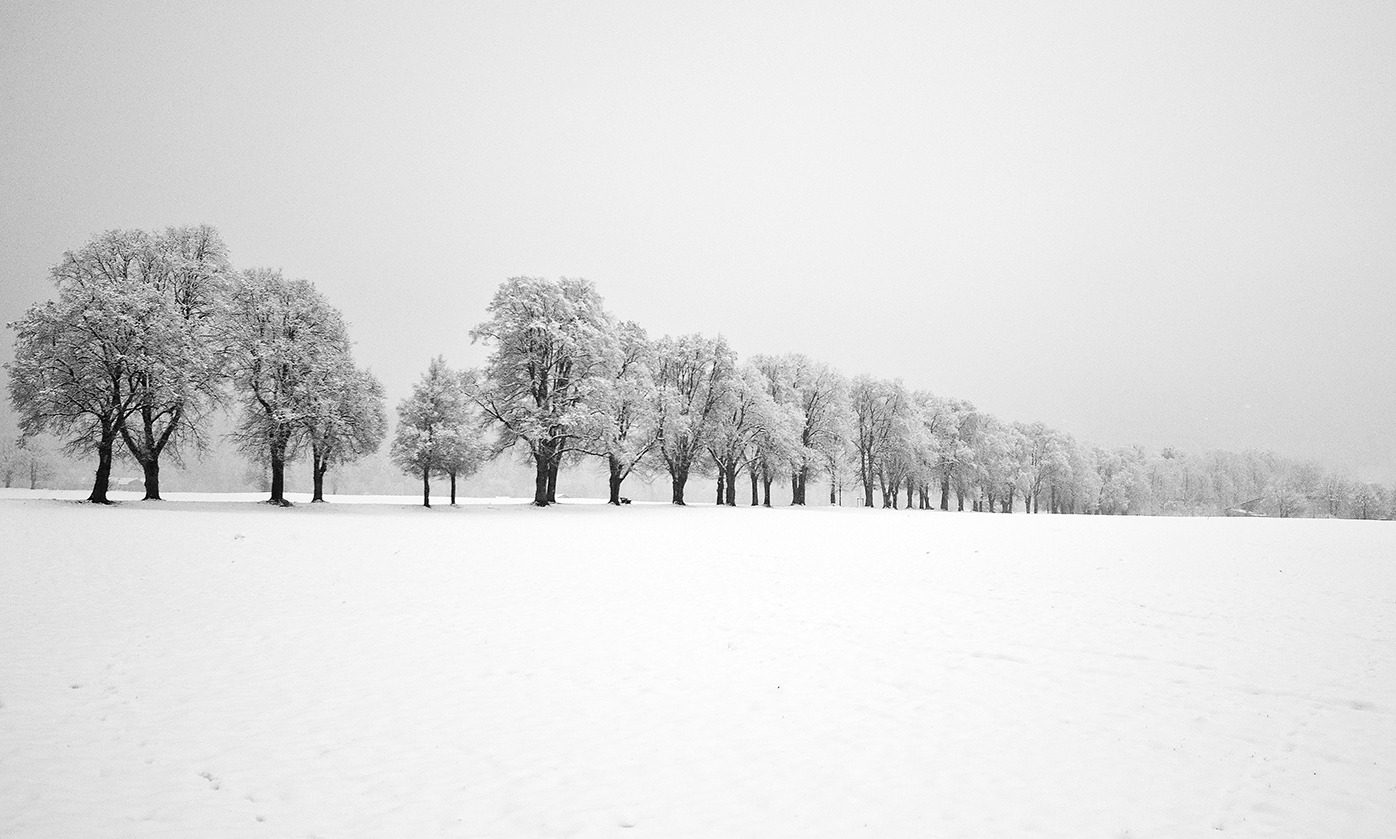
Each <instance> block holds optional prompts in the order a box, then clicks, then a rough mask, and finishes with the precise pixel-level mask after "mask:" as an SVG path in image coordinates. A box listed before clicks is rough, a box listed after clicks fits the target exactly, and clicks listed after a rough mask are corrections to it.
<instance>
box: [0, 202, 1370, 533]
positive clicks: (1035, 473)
mask: <svg viewBox="0 0 1396 839" xmlns="http://www.w3.org/2000/svg"><path fill="white" fill-rule="evenodd" d="M52 279H53V282H54V284H55V286H56V289H57V292H58V295H57V299H55V300H51V301H48V302H45V303H42V304H39V305H36V306H33V307H31V308H30V309H29V310H28V311H27V312H26V313H25V316H24V317H23V318H22V319H21V320H19V321H18V322H16V323H13V324H10V326H11V327H12V328H14V329H15V331H16V340H15V361H14V363H13V364H12V365H11V366H10V371H9V372H10V379H9V390H10V397H11V401H12V403H13V404H14V406H15V408H16V409H17V410H18V412H19V415H20V424H21V431H22V433H23V435H24V436H25V437H26V438H29V437H32V436H34V435H37V434H39V433H42V432H51V433H54V434H56V435H57V436H58V437H60V438H61V439H62V440H63V442H64V443H65V444H66V445H67V447H68V449H69V450H70V451H94V452H95V454H96V456H97V469H96V477H95V480H94V484H93V490H92V493H91V495H90V498H91V500H93V501H97V502H105V501H106V500H107V489H108V484H109V481H110V475H111V466H112V460H113V458H114V457H117V456H120V455H121V454H122V453H123V452H124V454H125V455H127V456H129V457H130V458H132V459H133V460H134V461H135V462H137V463H139V464H140V465H141V468H142V471H143V472H144V476H145V489H146V497H147V498H150V499H158V498H159V497H160V463H161V458H162V457H166V456H168V457H172V458H176V459H177V458H179V457H180V455H181V454H182V453H183V452H185V451H187V450H189V449H197V448H199V447H201V446H203V445H204V444H205V443H206V442H207V437H206V431H205V429H206V427H207V423H206V420H207V418H208V417H209V415H210V414H211V413H212V412H214V411H215V410H216V409H219V408H222V407H224V406H234V407H236V408H237V409H238V424H237V427H236V429H235V431H234V433H233V435H232V436H233V439H234V441H235V442H236V443H237V444H238V446H239V447H240V449H241V450H242V451H243V453H244V454H246V455H247V456H248V457H249V458H250V459H252V460H253V461H255V462H258V463H262V464H265V465H266V466H267V468H268V470H269V472H270V488H271V499H270V500H271V501H273V502H275V503H278V504H284V503H285V497H284V489H285V477H284V475H285V466H286V463H287V462H288V461H290V460H291V459H292V458H295V457H297V456H301V455H307V456H308V460H309V462H310V465H311V470H312V477H313V488H314V493H313V495H314V498H315V499H316V500H323V495H324V476H325V474H326V472H327V470H329V469H330V468H332V467H333V466H334V465H335V464H338V463H346V462H349V461H352V460H354V459H356V458H358V457H361V456H363V455H365V454H367V453H370V452H373V451H376V450H377V449H378V447H379V445H380V443H381V441H382V440H383V438H384V436H385V432H386V425H387V423H386V415H385V411H384V406H383V389H382V387H381V385H380V384H379V382H378V381H377V380H376V379H375V378H374V376H373V375H372V374H371V373H369V372H368V371H367V370H364V369H361V368H359V367H357V366H356V365H355V363H354V359H353V354H352V345H351V342H350V340H349V337H348V331H347V328H346V326H345V323H344V320H343V317H342V316H341V314H340V312H339V311H338V310H337V309H335V308H334V307H333V306H331V305H330V304H329V302H328V301H326V300H325V298H324V297H323V296H322V295H320V294H319V293H318V292H317V291H316V289H315V288H314V286H313V285H311V284H310V283H307V282H304V281H290V280H287V279H285V278H284V277H283V276H282V275H281V274H280V272H278V271H273V270H268V269H252V270H247V271H241V272H238V271H234V270H233V269H232V268H231V266H230V265H229V261H228V256H227V250H226V247H225V246H224V244H223V242H222V240H221V239H220V238H219V236H218V234H217V232H216V231H214V230H213V229H212V228H209V227H183V228H170V229H167V230H164V231H158V232H146V231H139V230H134V231H111V232H108V233H105V234H102V235H100V236H98V237H96V238H94V239H93V240H92V241H91V242H89V243H88V244H87V245H85V246H84V247H83V248H81V249H79V250H77V251H73V252H69V253H66V254H64V257H63V259H62V261H61V262H60V263H59V264H58V265H57V266H55V267H54V268H53V270H52ZM486 314H487V318H486V319H485V320H484V321H483V322H482V323H480V324H479V325H477V326H476V327H475V328H474V329H472V330H471V331H470V337H471V338H472V340H474V341H479V342H482V343H484V344H485V345H486V346H488V347H489V348H490V350H491V352H490V355H489V357H488V359H487V361H486V362H485V364H484V365H483V366H482V367H481V368H480V369H473V370H461V371H455V370H452V369H451V368H450V367H448V366H447V364H446V362H445V361H444V359H441V358H437V359H435V360H433V361H432V362H431V365H430V367H429V369H428V370H427V371H426V373H425V374H424V375H423V377H422V379H421V381H420V382H418V383H417V385H416V386H415V387H414V388H413V391H412V394H411V395H410V396H409V397H408V398H406V399H404V400H403V401H402V403H401V404H400V405H399V406H398V409H397V414H398V423H397V429H396V434H395V436H394V440H393V444H392V447H391V457H392V459H393V461H394V462H395V463H396V464H397V465H398V466H399V467H400V468H401V469H403V470H404V471H405V472H406V473H407V474H409V475H411V476H414V477H419V478H420V479H421V481H422V491H423V502H424V503H425V504H428V505H429V504H430V498H431V496H430V482H431V479H432V477H433V476H441V477H445V478H449V480H450V482H451V499H452V502H453V503H454V501H455V492H456V484H457V480H458V479H459V478H462V477H465V476H468V475H469V474H471V473H472V472H474V471H475V470H476V469H477V468H478V466H479V465H480V464H481V463H482V462H483V461H484V460H485V459H488V458H491V457H496V456H499V455H500V454H502V453H504V452H506V451H511V450H513V451H520V452H522V453H523V454H524V455H525V456H526V457H527V459H528V460H529V461H530V462H531V463H532V465H533V468H534V476H535V480H534V499H533V500H534V503H535V504H538V505H548V504H551V503H553V502H554V501H556V499H557V482H558V474H559V470H560V469H561V467H562V466H564V465H565V464H569V463H576V462H581V461H587V460H591V461H593V462H597V463H599V464H601V465H602V466H603V467H604V469H605V471H606V474H607V476H608V479H609V500H610V502H611V503H613V504H619V503H621V490H622V486H623V484H624V482H625V481H626V480H627V479H628V478H629V477H630V476H632V475H635V474H640V475H642V476H644V477H645V478H646V479H650V478H653V477H655V476H658V475H667V477H668V479H669V484H670V488H671V498H672V500H673V502H674V503H675V504H684V503H685V499H686V492H687V486H688V484H689V481H690V479H691V478H692V477H694V476H711V477H714V478H716V483H717V494H716V500H717V502H718V503H719V504H727V505H735V504H736V503H737V497H738V486H739V483H741V482H742V481H743V480H745V481H746V482H748V483H749V486H750V500H751V503H752V504H766V505H768V506H769V505H770V503H771V488H772V486H773V485H774V484H787V485H788V486H789V488H790V495H791V499H792V502H793V503H794V504H797V505H801V504H805V503H806V501H807V489H808V486H809V484H810V482H811V481H812V480H813V481H815V482H822V483H824V484H826V485H827V486H828V489H829V499H830V502H831V503H838V502H840V500H841V498H842V493H843V490H844V488H845V486H850V487H854V488H857V489H858V490H859V491H860V495H861V502H862V503H863V504H864V505H866V506H874V505H875V504H877V503H880V504H881V505H882V506H883V507H890V508H896V507H900V506H905V507H915V508H920V509H927V508H932V507H939V508H940V509H943V510H945V509H951V504H952V503H953V504H954V509H959V510H963V509H967V508H968V509H973V510H982V511H988V512H1013V511H1014V510H1015V509H1021V510H1023V511H1025V512H1034V513H1035V512H1040V511H1042V510H1046V511H1049V512H1064V513H1101V514H1124V513H1130V514H1194V513H1214V512H1217V511H1222V510H1237V509H1244V510H1248V511H1259V510H1264V511H1266V512H1269V513H1271V514H1275V515H1282V516H1283V515H1301V514H1312V513H1318V514H1324V515H1351V516H1355V517H1362V518H1377V517H1385V516H1388V515H1390V514H1391V507H1392V500H1393V499H1392V495H1393V494H1392V493H1388V492H1385V491H1384V490H1383V488H1381V487H1379V486H1375V485H1366V484H1354V483H1351V482H1348V481H1345V480H1343V479H1342V478H1340V477H1338V476H1335V475H1332V474H1330V473H1327V472H1325V471H1324V470H1322V469H1319V468H1317V467H1314V466H1313V465H1311V464H1305V463H1297V462H1292V461H1285V460H1282V459H1279V458H1276V457H1274V456H1273V455H1261V454H1255V453H1246V454H1241V455H1235V454H1228V453H1216V452H1214V453H1208V454H1206V455H1201V456H1197V455H1186V454H1183V453H1180V452H1176V451H1173V450H1165V451H1164V452H1162V453H1159V454H1151V453H1148V452H1145V451H1144V450H1142V449H1137V448H1127V449H1115V450H1107V449H1102V448H1098V447H1094V446H1089V445H1086V444H1083V443H1080V442H1078V441H1076V440H1075V439H1074V438H1072V436H1071V435H1069V434H1066V433H1064V432H1061V431H1059V430H1056V429H1052V428H1049V427H1047V426H1045V425H1043V424H1042V423H1021V422H1005V421H1003V420H1000V419H999V418H997V417H995V416H993V415H992V414H988V413H986V412H983V411H980V410H978V409H977V408H975V406H974V405H972V404H971V403H969V402H966V401H964V400H960V399H953V398H947V397H943V396H939V395H936V394H933V393H930V392H927V391H923V390H909V389H907V388H906V387H905V386H904V385H903V384H902V383H901V382H900V381H899V380H888V379H878V378H874V377H870V376H856V377H853V378H851V379H850V378H847V377H845V376H843V375H842V374H840V373H839V372H838V371H837V370H835V369H833V368H832V367H830V366H829V365H827V364H824V363H822V362H819V361H815V360H813V359H810V358H808V357H806V356H804V355H800V354H786V355H758V356H753V357H751V358H749V359H746V360H745V361H742V360H740V359H739V358H738V357H737V354H736V353H735V352H734V351H733V350H732V348H731V347H729V346H728V345H727V343H726V341H725V340H724V339H723V338H722V337H721V336H717V337H709V336H704V335H700V334H695V335H683V336H678V337H671V336H665V337H662V338H658V339H652V338H650V337H649V336H648V335H647V334H646V333H645V330H644V329H642V328H641V327H640V326H639V325H638V324H636V323H633V322H630V321H621V320H618V319H617V318H615V317H614V316H613V315H612V314H611V313H609V312H608V311H607V310H606V309H605V306H604V302H603V300H602V299H601V296H600V295H599V294H598V293H597V290H596V288H595V286H593V285H592V284H591V283H589V282H587V281H585V280H576V279H566V278H564V279H561V280H556V281H553V280H546V279H540V278H533V277H515V278H512V279H510V280H507V281H506V282H504V283H503V284H502V285H501V286H500V287H499V289H498V290H497V291H496V293H495V295H494V297H493V299H492V300H491V302H490V304H489V306H488V308H487V312H486ZM952 499H953V501H952Z"/></svg>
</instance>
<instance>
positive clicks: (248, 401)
mask: <svg viewBox="0 0 1396 839" xmlns="http://www.w3.org/2000/svg"><path fill="white" fill-rule="evenodd" d="M51 277H52V280H53V282H54V285H55V286H56V288H57V292H58V296H57V299H55V300H50V301H47V302H45V303H41V304H38V305H35V306H32V307H30V308H29V310H28V311H27V312H25V315H24V317H23V318H21V319H20V320H19V321H17V322H15V323H12V324H9V326H10V327H11V328H13V329H14V330H15V332H16V337H15V360H14V362H13V364H12V365H10V370H9V373H10V377H9V392H10V400H11V403H12V404H13V405H14V407H15V409H16V411H17V412H18V413H19V417H20V430H21V433H22V434H23V435H24V436H25V437H26V438H28V437H32V436H34V435H37V434H40V433H45V432H48V433H53V434H54V435H56V436H57V437H59V438H60V439H61V440H63V441H64V443H65V444H66V446H67V448H68V450H69V451H70V452H80V451H87V450H93V449H95V453H96V455H97V470H96V476H95V479H94V481H93V488H92V493H91V495H90V496H89V499H90V500H91V501H94V502H98V503H106V502H107V492H108V486H109V483H110V478H111V469H112V461H113V458H114V457H115V456H118V455H120V454H121V453H122V451H123V449H124V452H125V453H126V454H127V455H129V456H130V457H131V458H132V459H134V460H135V461H136V462H137V463H139V464H140V466H141V469H142V472H143V473H144V477H145V497H146V498H147V499H159V498H160V463H161V458H162V456H169V457H171V458H175V459H178V458H179V457H180V456H181V455H182V454H183V453H184V452H186V451H188V450H189V449H197V448H200V447H202V446H204V445H205V444H206V443H207V437H206V432H205V429H206V427H207V423H206V421H207V419H208V417H209V415H210V414H211V413H212V412H213V411H214V410H215V409H217V408H220V407H223V406H225V405H228V404H229V403H230V402H234V403H236V405H237V407H239V408H240V415H239V422H238V426H237V430H236V432H235V434H234V439H235V440H236V442H237V443H238V445H239V447H240V448H241V449H242V450H243V451H244V452H245V453H246V454H247V455H248V456H250V457H252V458H253V459H256V460H261V461H263V462H267V463H269V464H270V469H271V501H273V502H275V503H278V504H284V503H286V502H285V497H284V494H283V491H284V486H285V479H284V474H285V472H284V470H285V464H286V462H287V460H288V459H289V458H290V457H292V456H294V455H295V454H297V453H299V452H301V451H308V452H309V453H310V454H311V456H312V464H313V469H314V486H315V497H316V500H323V477H324V473H325V471H326V470H327V469H328V468H330V466H331V465H333V464H334V463H337V462H343V461H346V460H350V459H353V458H355V457H358V456H360V455H362V454H364V453H367V452H370V451H373V450H376V449H377V448H378V446H379V445H380V443H381V441H382V439H383V437H384V435H385V433H386V415H385V412H384V410H383V389H382V386H381V385H380V384H379V383H378V381H377V380H376V379H375V378H374V377H373V375H372V374H371V373H369V372H368V371H367V370H361V369H359V368H357V367H356V366H355V365H354V361H353V355H352V352H351V344H350V341H349V338H348V332H347V330H346V328H345V325H344V321H343V318H342V317H341V316H340V313H339V311H338V310H336V309H335V308H334V307H333V306H331V305H330V304H329V303H328V302H327V301H326V300H325V299H324V297H323V296H322V295H320V294H319V293H318V292H317V291H316V290H315V287H314V286H313V285H311V284H310V283H307V282H304V281H289V280H286V279H285V278H284V277H282V275H281V273H280V272H279V271H273V270H268V269H253V270H248V271H243V272H236V271H234V270H233V269H232V268H231V266H230V264H229V261H228V255H227V248H226V246H225V245H224V244H223V241H222V239H221V238H220V237H219V235H218V233H217V231H215V230H214V229H213V228H210V227H207V226H199V227H180V228H169V229H167V230H164V231H160V232H147V231H142V230H114V231H109V232H107V233H104V234H102V235H100V236H98V237H96V238H94V239H93V240H92V241H91V242H89V243H87V244H86V245H85V246H84V247H82V248H81V249H79V250H76V251H71V252H68V253H65V254H64V256H63V259H62V261H61V262H60V263H59V264H58V265H57V266H55V267H54V268H53V270H52V272H51Z"/></svg>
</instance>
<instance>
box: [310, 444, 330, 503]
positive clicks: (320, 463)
mask: <svg viewBox="0 0 1396 839" xmlns="http://www.w3.org/2000/svg"><path fill="white" fill-rule="evenodd" d="M329 468H330V460H329V458H328V457H325V452H324V450H323V449H322V448H321V447H320V446H319V445H316V444H314V443H312V444H311V446H310V479H311V482H312V484H313V486H312V490H311V495H310V503H312V504H315V503H320V504H323V503H325V472H327V471H329Z"/></svg>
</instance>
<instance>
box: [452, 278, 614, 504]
mask: <svg viewBox="0 0 1396 839" xmlns="http://www.w3.org/2000/svg"><path fill="white" fill-rule="evenodd" d="M487 312H488V313H489V315H490V317H489V319H488V320H486V321H485V322H484V323H481V324H479V325H478V326H476V327H475V328H474V329H472V330H470V337H471V339H472V340H475V341H483V342H485V343H486V344H490V345H492V346H493V347H494V352H493V353H491V354H490V357H489V360H488V361H487V362H486V364H485V367H484V369H483V370H482V371H481V372H480V374H479V375H477V376H473V377H472V378H471V386H470V388H469V393H468V395H469V396H470V398H471V400H472V401H473V402H474V403H475V404H476V405H478V406H479V408H480V410H481V411H482V413H483V415H484V418H485V420H486V421H487V422H488V423H489V424H490V425H491V426H493V427H494V429H495V430H496V431H497V433H498V439H497V443H496V447H495V450H496V452H498V451H503V450H505V449H508V448H512V447H513V446H515V445H516V444H520V443H522V444H523V445H524V446H525V447H526V448H527V450H528V454H529V456H530V457H531V458H532V460H533V464H534V468H535V473H536V475H535V486H534V497H533V503H534V504H537V505H538V506H546V505H548V504H551V503H552V502H554V501H556V500H557V472H558V468H559V467H560V466H561V464H562V461H563V458H564V457H566V456H567V455H568V454H569V453H573V452H580V451H582V448H581V446H582V444H583V442H584V441H585V439H586V436H587V432H588V430H589V429H590V428H591V427H592V425H591V423H590V420H591V414H592V412H593V411H594V410H596V408H597V405H598V403H600V402H601V401H603V400H604V399H605V398H606V394H607V393H608V392H609V391H610V385H611V384H612V383H613V378H614V377H613V371H614V370H615V369H616V366H617V361H616V357H617V355H618V354H621V349H620V348H619V346H618V342H617V337H616V328H615V325H614V323H613V321H612V319H611V316H610V315H609V314H607V312H606V311H605V308H604V306H603V304H602V300H601V295H599V294H597V292H596V287H595V286H593V285H592V284H591V283H590V282H588V281H586V280H579V279H568V278H566V277H564V278H562V279H560V280H556V281H554V280H546V279H542V278H538V277H513V278H511V279H509V280H507V281H505V282H504V283H503V284H502V285H501V286H500V287H499V289H498V290H497V291H496V292H495V295H494V298H493V299H492V300H491V301H490V305H489V307H488V308H487Z"/></svg>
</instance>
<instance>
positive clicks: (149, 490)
mask: <svg viewBox="0 0 1396 839" xmlns="http://www.w3.org/2000/svg"><path fill="white" fill-rule="evenodd" d="M141 472H142V473H144V475H145V498H144V499H143V500H145V501H159V500H160V460H159V459H158V458H150V459H148V460H146V461H144V462H143V463H141Z"/></svg>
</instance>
